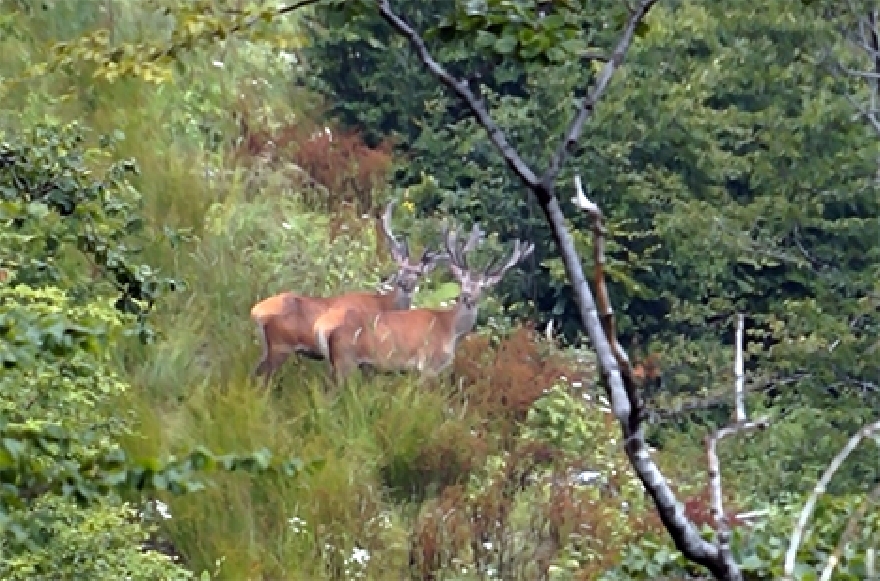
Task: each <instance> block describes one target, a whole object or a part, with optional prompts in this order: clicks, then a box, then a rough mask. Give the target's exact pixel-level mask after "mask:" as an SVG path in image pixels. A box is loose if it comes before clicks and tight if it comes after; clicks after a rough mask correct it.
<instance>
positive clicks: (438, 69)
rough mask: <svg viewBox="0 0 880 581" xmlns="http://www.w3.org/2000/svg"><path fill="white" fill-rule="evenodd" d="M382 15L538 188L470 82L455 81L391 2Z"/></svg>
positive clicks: (517, 169)
mask: <svg viewBox="0 0 880 581" xmlns="http://www.w3.org/2000/svg"><path fill="white" fill-rule="evenodd" d="M379 12H380V13H381V14H382V17H383V18H384V19H385V21H386V22H388V24H390V25H391V26H392V27H393V28H394V29H395V30H396V31H397V32H398V33H399V34H401V35H402V36H403V37H404V38H406V39H407V40H408V41H409V42H410V44H411V45H412V47H413V49H414V50H415V51H416V54H418V56H419V59H421V61H422V63H424V65H425V66H426V67H427V68H428V70H429V71H430V72H431V74H433V75H434V76H435V77H437V78H438V79H439V80H440V81H441V82H442V83H443V84H444V85H446V86H447V87H449V88H450V89H452V90H453V91H454V92H455V94H456V95H458V96H459V97H460V98H461V99H462V100H463V101H464V102H465V103H467V104H468V106H469V107H470V109H471V111H472V112H473V114H474V116H476V118H477V120H478V121H479V122H480V125H482V126H483V127H484V128H485V129H486V132H487V133H488V134H489V139H491V140H492V143H493V144H495V147H497V148H498V150H499V151H500V152H501V155H502V156H503V157H504V159H505V161H507V165H509V166H510V168H511V169H512V170H513V171H514V172H516V175H518V176H519V177H520V179H522V180H523V181H524V182H525V183H526V186H528V187H529V188H535V187H536V186H537V185H538V178H537V176H536V175H535V172H534V171H532V168H530V167H529V165H528V164H527V163H526V162H525V161H524V160H523V159H522V158H521V157H520V155H519V152H517V150H516V148H515V147H513V146H512V145H511V144H510V142H509V141H508V140H507V136H506V135H505V134H504V131H503V130H502V129H501V128H500V127H499V126H498V124H497V123H495V120H494V119H492V116H491V115H490V114H489V111H488V109H487V108H486V105H485V104H484V103H483V101H482V100H481V99H480V98H479V97H477V96H476V95H475V94H474V93H473V91H471V90H470V87H468V84H467V82H465V81H463V80H460V79H456V78H455V77H454V76H452V75H451V74H450V73H449V72H448V71H447V70H446V69H445V68H444V67H443V65H441V64H440V63H439V62H437V60H436V59H435V58H434V57H433V56H431V53H430V52H429V51H428V47H427V46H426V45H425V41H424V40H422V37H421V36H420V35H419V33H418V32H416V30H415V29H414V28H413V27H412V26H410V25H409V24H408V23H407V22H406V21H405V20H404V19H403V18H401V17H400V16H398V15H397V13H395V12H394V10H393V9H392V8H391V2H390V1H389V0H380V2H379Z"/></svg>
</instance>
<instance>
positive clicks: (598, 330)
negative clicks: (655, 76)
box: [378, 0, 742, 581]
mask: <svg viewBox="0 0 880 581" xmlns="http://www.w3.org/2000/svg"><path fill="white" fill-rule="evenodd" d="M656 2H657V0H640V1H639V2H638V3H636V4H635V5H634V6H633V8H632V10H631V13H630V15H629V18H628V20H627V23H626V25H625V26H624V30H623V33H622V34H621V37H620V39H619V40H618V42H617V46H616V47H615V50H614V52H613V54H612V57H611V59H610V60H609V61H608V62H607V63H606V64H605V66H604V67H603V69H602V72H601V73H600V74H599V77H598V80H597V81H596V83H595V84H594V85H593V86H592V91H590V92H589V93H588V97H587V98H585V99H584V100H583V101H582V102H581V103H580V106H579V108H578V111H577V113H576V114H575V116H574V118H573V119H572V121H571V123H570V124H569V127H568V129H567V130H566V132H565V135H564V136H563V139H562V143H561V144H560V146H559V147H558V148H557V150H556V153H555V154H554V156H553V159H552V161H551V163H550V166H549V167H548V168H547V170H546V172H544V174H543V176H542V177H541V179H540V180H539V179H538V178H537V174H536V172H535V171H534V170H533V169H532V168H531V167H529V165H528V164H527V163H526V162H525V161H524V160H523V159H522V157H521V156H520V155H519V153H518V152H517V150H516V149H515V148H514V147H513V145H511V143H510V142H509V141H508V139H507V136H506V135H505V134H504V131H503V130H502V129H501V128H500V127H499V126H498V124H497V123H496V122H495V121H494V119H493V118H492V116H491V114H490V113H489V110H488V109H487V107H486V105H485V103H484V102H483V101H482V100H481V99H480V98H479V97H477V96H476V95H474V94H473V92H472V91H471V90H470V89H469V87H468V85H467V83H465V82H464V81H462V80H460V79H457V78H455V77H454V76H453V75H451V74H450V73H449V72H448V71H447V70H446V69H445V68H444V67H443V66H442V65H441V64H440V63H439V62H437V60H436V59H434V58H433V57H432V55H431V54H430V52H429V51H428V49H427V47H426V45H425V43H424V40H423V39H422V38H421V36H420V35H419V33H418V32H417V31H416V30H415V29H413V27H412V26H410V25H409V24H408V23H407V22H405V21H404V20H403V19H402V18H401V17H400V16H398V15H397V14H396V13H395V12H394V10H393V9H392V7H391V3H390V1H389V0H380V1H379V2H378V7H379V12H380V14H381V15H382V17H383V18H384V19H385V21H386V22H387V23H388V24H389V25H390V26H391V27H392V28H393V29H394V30H395V31H397V32H398V33H399V34H400V35H402V36H403V37H404V38H406V39H407V40H408V41H409V44H410V46H411V48H412V49H413V50H414V51H415V52H416V54H417V55H418V57H419V59H420V60H421V61H422V63H423V64H424V66H425V67H426V68H427V69H428V71H430V72H431V73H432V74H433V75H434V76H435V77H436V78H437V79H438V80H439V81H440V82H442V83H443V84H444V85H445V86H447V87H448V88H449V89H451V90H452V91H453V92H454V93H455V94H456V95H457V96H458V97H459V98H460V99H462V100H463V101H464V102H465V103H466V104H467V105H468V107H469V109H470V111H471V114H472V115H473V116H474V118H476V120H477V121H478V122H479V123H480V124H481V125H482V126H483V128H484V129H485V130H486V132H487V133H488V136H489V139H490V140H491V141H492V143H493V145H495V147H496V148H497V149H498V150H499V152H500V153H501V155H502V156H503V157H504V160H505V161H506V163H507V164H508V166H509V167H510V168H511V169H512V170H513V171H514V172H515V173H516V174H517V175H518V176H519V177H520V179H522V180H523V183H524V184H525V185H526V187H528V189H529V190H530V191H531V193H532V194H533V195H534V196H535V197H536V198H537V200H538V203H539V204H540V205H541V208H542V210H543V211H544V214H545V216H546V217H547V221H548V223H549V225H550V228H551V231H552V232H553V237H554V240H555V241H556V244H557V246H558V247H559V251H560V254H561V256H562V260H563V264H564V267H565V272H566V276H567V277H568V280H569V282H570V283H571V286H572V292H573V294H574V297H575V301H576V302H577V305H578V309H579V311H580V316H581V321H582V323H583V325H584V328H585V329H586V331H587V334H588V335H589V337H590V341H591V342H592V344H593V347H594V348H595V349H596V354H597V358H598V360H599V362H600V364H601V367H602V370H603V376H604V378H605V386H606V389H607V391H608V395H609V400H610V402H611V409H612V413H613V414H614V416H615V418H616V419H617V421H618V422H619V424H620V426H621V431H622V433H623V440H624V450H625V452H626V454H627V458H628V459H629V461H630V464H631V465H632V466H633V470H634V471H635V473H636V474H637V475H638V477H639V479H640V480H641V482H642V485H643V486H644V487H645V490H646V491H647V492H648V494H649V495H650V496H651V498H652V500H653V501H654V504H655V505H656V507H657V511H658V513H659V516H660V519H661V521H662V522H663V525H664V526H665V527H666V530H667V531H668V532H669V534H670V536H671V537H672V539H673V541H674V543H675V546H676V547H677V548H678V549H679V550H680V551H681V552H682V553H683V554H684V555H685V557H686V558H687V559H689V560H690V561H692V562H694V563H697V564H699V565H701V566H703V567H705V568H707V569H708V570H709V571H710V572H711V573H712V574H713V575H714V576H715V577H716V578H718V579H724V580H731V581H739V580H741V579H742V574H741V572H740V570H739V566H738V565H737V563H736V562H735V561H734V560H733V558H732V557H731V556H730V555H728V554H724V553H722V552H721V551H719V548H718V546H717V545H716V544H715V543H711V542H708V541H706V540H705V539H703V538H702V537H701V536H700V533H699V531H698V530H697V528H696V527H695V526H694V524H693V523H692V522H691V521H690V520H689V519H688V518H687V516H686V515H685V512H684V507H683V506H682V504H681V503H680V502H678V500H677V499H676V498H675V494H674V493H673V492H672V489H671V488H670V487H669V484H668V483H667V481H666V478H665V477H664V476H663V474H662V473H661V472H660V470H659V468H658V467H657V465H656V464H655V463H654V460H653V459H652V457H651V454H650V451H649V449H648V446H647V445H646V443H645V439H644V433H643V431H642V404H641V401H640V400H639V397H638V392H637V390H636V386H635V383H634V381H633V377H632V369H631V367H630V365H629V359H628V357H627V356H626V352H625V351H624V350H623V348H622V347H620V345H619V344H618V342H617V340H616V337H615V334H614V319H613V312H612V310H611V304H610V301H609V300H608V292H607V289H606V287H605V283H604V268H603V261H604V251H603V250H602V242H603V241H604V239H603V235H604V232H603V229H602V224H601V222H602V221H601V212H599V208H598V206H596V205H595V204H593V203H592V202H589V200H587V199H586V197H585V196H583V195H580V196H578V198H576V199H575V200H574V201H575V204H578V205H579V207H580V208H581V209H583V210H584V211H587V212H588V213H589V214H590V215H591V216H592V217H593V231H594V235H595V236H596V240H597V243H596V253H597V261H596V279H597V280H596V282H597V284H596V293H597V297H598V300H599V306H598V308H597V302H596V300H595V299H594V298H593V294H592V293H591V292H590V288H589V286H588V285H587V282H586V279H585V278H584V272H583V267H582V266H581V262H580V256H579V255H578V253H577V250H576V248H575V245H574V239H573V238H572V236H571V233H570V232H569V230H568V226H567V225H566V220H565V215H564V214H563V212H562V208H561V207H560V204H559V199H558V198H557V197H556V194H555V182H556V179H557V177H558V175H559V172H560V171H561V168H562V166H563V164H564V163H565V161H566V160H567V158H568V155H569V153H570V150H571V148H573V146H574V144H575V143H576V142H577V141H578V139H579V138H580V136H581V134H582V132H583V128H584V125H585V124H586V121H587V120H588V119H589V118H590V116H591V115H592V113H593V111H594V110H595V107H596V104H597V103H598V101H599V99H600V98H601V97H602V95H603V94H604V92H605V90H606V89H607V87H608V85H609V82H610V80H611V78H612V76H613V75H614V73H615V72H616V70H617V69H618V67H619V66H620V64H621V63H622V62H623V58H624V56H625V54H626V53H627V51H628V50H629V46H630V44H631V43H632V40H633V37H634V36H635V29H636V27H637V26H638V24H639V23H640V22H641V21H642V19H643V18H644V17H645V16H646V15H647V13H648V11H649V10H650V9H651V7H652V6H653V5H654V4H655V3H656ZM580 193H581V194H582V193H583V192H582V191H581V192H580ZM600 310H601V315H600Z"/></svg>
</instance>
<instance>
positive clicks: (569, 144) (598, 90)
mask: <svg viewBox="0 0 880 581" xmlns="http://www.w3.org/2000/svg"><path fill="white" fill-rule="evenodd" d="M656 2H657V0H642V1H641V2H639V3H638V4H637V5H636V6H635V7H630V8H629V12H630V16H629V20H628V21H627V23H626V27H625V28H624V29H623V34H621V35H620V40H618V41H617V46H615V47H614V51H613V52H612V53H611V58H609V59H608V61H606V62H605V66H604V67H602V72H601V73H599V78H598V79H596V82H595V84H594V85H593V87H592V90H591V91H590V93H589V94H588V95H587V96H586V97H584V98H583V99H582V100H581V103H580V105H579V106H578V110H577V113H575V115H574V118H573V119H572V120H571V123H570V124H569V126H568V129H567V130H566V131H565V137H564V139H563V140H562V143H560V144H559V147H557V148H556V152H555V153H554V154H553V157H552V158H551V159H550V165H549V167H547V171H546V172H544V175H543V176H542V177H541V181H542V182H543V184H544V187H545V188H546V187H549V186H550V185H551V184H552V183H553V182H554V181H556V177H557V176H558V175H559V171H560V170H561V169H562V166H563V164H564V163H565V160H566V158H567V157H568V156H569V155H570V154H571V152H572V150H573V149H574V148H575V146H576V145H577V143H578V141H579V140H580V137H581V134H582V133H583V131H584V125H585V124H586V122H587V120H588V119H589V118H590V117H591V116H592V115H593V111H594V110H595V109H596V104H597V103H598V102H599V99H601V98H602V95H604V94H605V90H606V89H607V88H608V85H609V84H610V83H611V78H612V77H613V76H614V73H615V72H616V71H617V69H618V67H620V65H621V64H623V59H624V57H626V53H627V51H629V47H630V45H631V44H632V41H633V37H634V36H635V34H636V28H637V27H638V25H639V23H640V22H641V21H642V20H643V19H644V18H645V16H646V15H647V14H648V11H649V10H650V9H651V7H652V6H653V5H654V4H656Z"/></svg>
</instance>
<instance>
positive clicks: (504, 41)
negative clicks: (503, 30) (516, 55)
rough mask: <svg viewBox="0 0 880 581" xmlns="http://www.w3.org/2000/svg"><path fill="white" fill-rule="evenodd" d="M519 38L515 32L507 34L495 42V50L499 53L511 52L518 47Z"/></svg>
mask: <svg viewBox="0 0 880 581" xmlns="http://www.w3.org/2000/svg"><path fill="white" fill-rule="evenodd" d="M516 45H517V39H516V36H515V35H513V34H506V35H505V36H502V37H501V38H499V39H498V40H497V41H496V42H495V47H494V48H495V52H497V53H499V54H510V53H512V52H513V51H514V49H516Z"/></svg>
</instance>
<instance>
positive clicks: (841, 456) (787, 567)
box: [783, 421, 880, 580]
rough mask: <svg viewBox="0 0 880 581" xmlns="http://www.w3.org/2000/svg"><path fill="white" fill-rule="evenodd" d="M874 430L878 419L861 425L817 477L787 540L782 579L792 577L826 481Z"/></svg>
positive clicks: (876, 430) (879, 425)
mask: <svg viewBox="0 0 880 581" xmlns="http://www.w3.org/2000/svg"><path fill="white" fill-rule="evenodd" d="M875 432H880V421H877V422H874V423H872V424H868V425H866V426H864V427H862V429H860V430H859V431H858V432H856V433H855V434H853V436H852V437H851V438H850V439H849V441H848V442H847V443H846V445H845V446H844V447H843V448H842V449H841V450H840V452H838V453H837V456H835V457H834V459H833V460H831V463H830V464H828V467H827V468H826V469H825V472H824V473H823V474H822V477H821V478H819V481H818V482H817V483H816V486H815V488H813V492H812V493H811V494H810V497H809V498H808V499H807V502H806V503H804V507H803V509H801V514H800V516H799V517H798V520H797V524H796V525H795V527H794V530H793V531H792V533H791V540H790V541H789V545H788V551H787V552H786V553H785V564H784V569H783V574H784V577H783V579H786V580H789V579H794V565H795V561H796V560H797V552H798V549H799V548H800V546H801V540H802V539H803V537H804V532H805V531H806V528H807V522H808V521H809V520H810V516H811V515H812V514H813V509H814V508H815V507H816V502H818V500H819V497H820V496H821V495H822V494H823V493H824V492H825V490H826V489H827V488H828V483H829V482H831V478H832V477H833V476H834V474H835V473H836V472H837V471H838V470H839V469H840V466H841V465H842V464H843V461H844V460H846V459H847V457H848V456H849V455H850V454H852V452H853V450H855V449H856V446H858V445H859V444H860V443H861V441H862V440H864V439H866V438H869V437H870V436H871V435H872V434H874V433H875Z"/></svg>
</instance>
